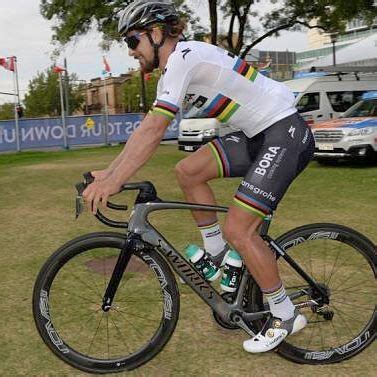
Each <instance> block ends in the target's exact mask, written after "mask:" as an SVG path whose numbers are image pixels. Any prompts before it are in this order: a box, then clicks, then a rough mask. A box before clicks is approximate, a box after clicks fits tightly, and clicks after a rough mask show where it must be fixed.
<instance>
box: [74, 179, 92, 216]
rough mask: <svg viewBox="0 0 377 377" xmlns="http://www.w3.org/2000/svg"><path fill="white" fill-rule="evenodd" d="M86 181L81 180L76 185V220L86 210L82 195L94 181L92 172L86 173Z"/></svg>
mask: <svg viewBox="0 0 377 377" xmlns="http://www.w3.org/2000/svg"><path fill="white" fill-rule="evenodd" d="M83 177H84V182H79V183H77V184H76V185H75V187H76V190H77V195H76V220H77V219H78V217H79V216H80V215H81V214H82V213H83V212H84V199H83V197H82V194H83V192H84V191H85V189H86V188H87V187H88V186H89V185H90V184H91V183H93V182H94V177H93V176H92V174H91V173H90V172H87V173H84V174H83Z"/></svg>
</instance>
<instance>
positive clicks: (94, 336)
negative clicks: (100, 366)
mask: <svg viewBox="0 0 377 377" xmlns="http://www.w3.org/2000/svg"><path fill="white" fill-rule="evenodd" d="M104 315H105V313H104V312H103V313H102V315H101V319H100V320H99V323H98V326H97V329H96V332H95V333H94V335H93V338H92V341H91V342H90V345H89V349H88V351H87V353H88V355H90V350H91V349H92V346H93V343H94V339H95V338H96V336H97V334H98V330H99V328H100V326H101V323H102V319H103V316H104Z"/></svg>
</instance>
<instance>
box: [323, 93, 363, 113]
mask: <svg viewBox="0 0 377 377" xmlns="http://www.w3.org/2000/svg"><path fill="white" fill-rule="evenodd" d="M364 93H365V91H353V92H351V91H349V92H328V93H327V97H328V99H329V101H330V103H331V106H332V108H333V109H334V111H336V112H339V113H343V112H344V111H346V110H347V109H349V108H350V107H351V106H352V105H353V104H355V103H356V102H358V101H360V99H361V97H362V95H363V94H364Z"/></svg>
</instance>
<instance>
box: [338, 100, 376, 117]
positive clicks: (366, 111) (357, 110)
mask: <svg viewBox="0 0 377 377" xmlns="http://www.w3.org/2000/svg"><path fill="white" fill-rule="evenodd" d="M355 117H377V99H371V100H367V101H360V102H358V103H357V104H356V105H354V106H352V107H351V108H349V109H348V110H347V111H346V112H345V113H344V114H343V115H342V118H355Z"/></svg>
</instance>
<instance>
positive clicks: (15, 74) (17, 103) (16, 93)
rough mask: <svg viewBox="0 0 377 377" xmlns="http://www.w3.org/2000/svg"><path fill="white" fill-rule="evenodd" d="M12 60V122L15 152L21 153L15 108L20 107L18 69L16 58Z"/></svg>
mask: <svg viewBox="0 0 377 377" xmlns="http://www.w3.org/2000/svg"><path fill="white" fill-rule="evenodd" d="M12 58H13V59H14V60H13V61H14V71H13V84H14V97H15V102H14V120H15V124H16V144H17V152H20V151H21V147H20V127H19V124H18V111H17V107H18V106H20V89H19V86H18V69H17V58H16V57H15V56H13V57H12Z"/></svg>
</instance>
